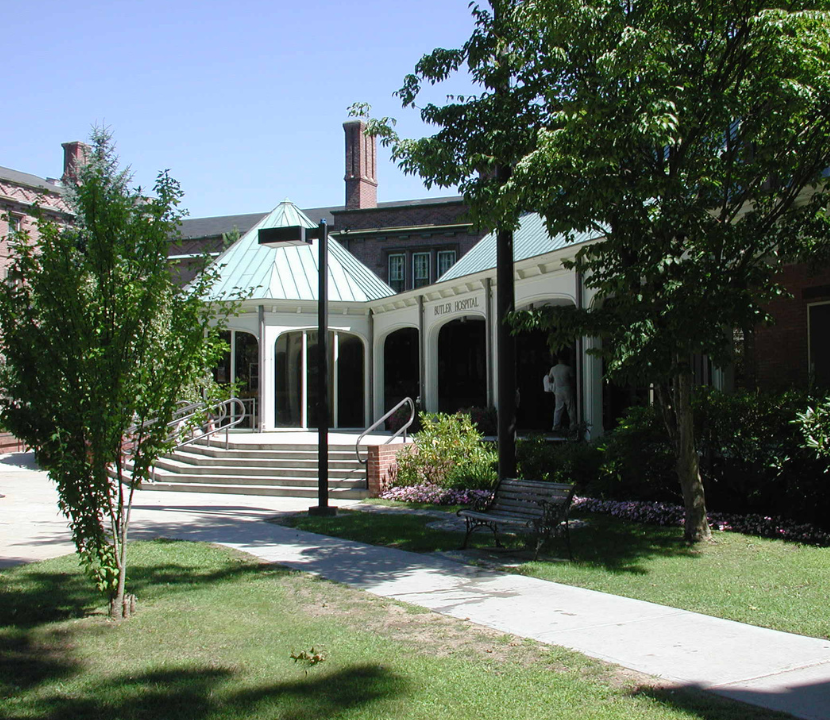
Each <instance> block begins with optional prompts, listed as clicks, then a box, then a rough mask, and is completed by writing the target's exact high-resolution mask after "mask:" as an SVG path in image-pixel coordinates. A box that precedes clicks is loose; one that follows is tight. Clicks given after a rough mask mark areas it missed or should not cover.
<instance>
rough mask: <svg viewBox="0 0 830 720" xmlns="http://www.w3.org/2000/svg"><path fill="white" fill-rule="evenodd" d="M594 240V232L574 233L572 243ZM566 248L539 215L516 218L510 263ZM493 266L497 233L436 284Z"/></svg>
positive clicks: (488, 235)
mask: <svg viewBox="0 0 830 720" xmlns="http://www.w3.org/2000/svg"><path fill="white" fill-rule="evenodd" d="M594 237H597V234H596V233H587V232H581V233H577V234H576V237H575V238H574V240H573V241H572V243H571V244H572V245H578V244H580V243H584V242H587V241H588V240H591V239H592V238H594ZM566 245H568V242H567V241H566V239H565V236H564V235H556V236H555V237H551V236H550V234H549V233H548V231H547V229H546V228H545V221H544V220H543V219H542V217H541V215H539V214H538V213H527V214H526V215H523V216H522V217H521V218H520V219H519V227H518V228H517V229H516V230H515V232H514V233H513V262H520V261H521V260H527V259H528V258H532V257H537V256H539V255H545V254H547V253H549V252H553V251H554V250H561V249H562V248H563V247H565V246H566ZM495 267H496V233H495V232H491V233H488V234H487V235H485V236H484V237H483V238H481V240H479V241H478V242H477V243H476V244H475V246H474V247H473V248H472V250H470V252H468V253H467V254H466V255H465V256H464V257H462V258H461V259H460V260H459V261H458V262H457V263H455V265H453V266H452V267H451V268H450V269H449V270H447V272H445V273H444V274H443V275H442V276H441V277H440V278H438V282H444V281H445V280H457V279H458V278H461V277H464V276H466V275H474V274H475V273H479V272H484V271H486V270H492V269H493V268H495Z"/></svg>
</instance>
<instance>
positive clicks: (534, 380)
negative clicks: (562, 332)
mask: <svg viewBox="0 0 830 720" xmlns="http://www.w3.org/2000/svg"><path fill="white" fill-rule="evenodd" d="M557 356H558V357H559V358H561V359H563V360H564V361H565V362H566V363H567V364H568V365H570V366H571V367H572V368H574V369H575V368H576V352H575V350H574V348H573V347H568V348H565V349H563V350H561V351H560V352H559V353H557ZM552 365H553V355H552V353H551V351H550V348H549V347H548V335H547V333H546V332H544V331H543V330H534V331H532V332H525V333H522V334H521V335H518V336H517V337H516V386H517V387H518V389H519V404H518V407H517V408H516V426H517V428H518V429H519V430H521V431H524V432H549V431H550V429H551V426H552V424H553V411H554V395H553V393H546V392H545V390H544V377H545V375H547V374H548V373H549V372H550V369H551V366H552ZM570 421H571V418H568V419H567V422H568V423H570ZM573 422H576V418H574V419H573Z"/></svg>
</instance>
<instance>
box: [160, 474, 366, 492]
mask: <svg viewBox="0 0 830 720" xmlns="http://www.w3.org/2000/svg"><path fill="white" fill-rule="evenodd" d="M154 482H165V483H175V484H182V485H187V484H197V485H229V486H230V485H274V486H280V487H284V486H294V487H300V488H303V487H313V488H316V487H317V484H318V482H319V480H318V478H317V477H316V476H315V477H313V478H297V477H292V476H285V475H283V476H279V475H274V476H270V477H261V476H257V475H199V474H196V473H190V474H186V473H169V472H161V471H159V472H157V473H156V476H155V481H154ZM365 485H366V481H365V478H354V479H349V478H333V477H329V487H341V488H354V487H362V486H365Z"/></svg>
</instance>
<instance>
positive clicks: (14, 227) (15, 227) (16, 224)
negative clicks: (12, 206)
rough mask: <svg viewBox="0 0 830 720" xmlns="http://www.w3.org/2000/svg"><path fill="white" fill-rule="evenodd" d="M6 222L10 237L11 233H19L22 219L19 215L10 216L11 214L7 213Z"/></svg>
mask: <svg viewBox="0 0 830 720" xmlns="http://www.w3.org/2000/svg"><path fill="white" fill-rule="evenodd" d="M6 220H7V222H8V224H9V229H8V234H9V235H11V234H12V233H16V232H20V229H21V225H22V222H21V221H22V218H21V217H20V216H19V215H12V214H11V213H9V214H8V215H6Z"/></svg>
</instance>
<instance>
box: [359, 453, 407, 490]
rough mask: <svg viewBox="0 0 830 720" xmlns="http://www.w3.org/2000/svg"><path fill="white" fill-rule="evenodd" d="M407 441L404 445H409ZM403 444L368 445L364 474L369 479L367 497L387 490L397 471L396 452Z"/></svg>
mask: <svg viewBox="0 0 830 720" xmlns="http://www.w3.org/2000/svg"><path fill="white" fill-rule="evenodd" d="M411 444H412V443H411V442H407V443H406V445H411ZM403 447H404V445H401V444H395V445H370V446H369V462H368V464H367V466H366V475H367V478H368V481H369V497H378V496H379V495H380V494H381V493H382V492H383V491H384V490H387V489H388V488H389V486H390V484H391V481H392V480H393V479H394V477H395V475H396V474H397V472H398V453H399V452H400V451H401V449H402V448H403Z"/></svg>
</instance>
